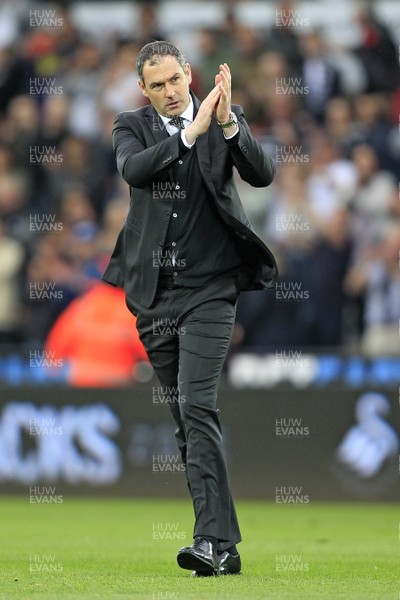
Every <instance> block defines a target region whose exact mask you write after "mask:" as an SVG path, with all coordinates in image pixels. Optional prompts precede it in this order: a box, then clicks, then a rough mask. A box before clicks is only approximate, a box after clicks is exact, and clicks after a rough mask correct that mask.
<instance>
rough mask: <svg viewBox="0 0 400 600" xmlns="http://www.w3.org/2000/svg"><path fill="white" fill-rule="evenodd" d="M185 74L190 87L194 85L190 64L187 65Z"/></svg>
mask: <svg viewBox="0 0 400 600" xmlns="http://www.w3.org/2000/svg"><path fill="white" fill-rule="evenodd" d="M185 73H186V77H187V78H188V83H189V85H190V84H191V83H192V70H191V68H190V65H189V63H186V64H185Z"/></svg>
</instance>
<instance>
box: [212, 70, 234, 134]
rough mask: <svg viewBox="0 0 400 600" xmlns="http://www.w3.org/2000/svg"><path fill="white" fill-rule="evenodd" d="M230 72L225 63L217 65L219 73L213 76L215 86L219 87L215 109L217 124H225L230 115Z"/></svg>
mask: <svg viewBox="0 0 400 600" xmlns="http://www.w3.org/2000/svg"><path fill="white" fill-rule="evenodd" d="M231 82H232V78H231V71H230V69H229V67H228V65H227V64H226V63H224V64H223V65H219V73H218V75H216V76H215V85H219V87H220V90H221V97H220V99H219V101H218V103H217V105H216V108H215V116H216V118H217V121H219V123H227V122H228V121H229V118H230V113H231Z"/></svg>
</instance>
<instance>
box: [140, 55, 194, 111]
mask: <svg viewBox="0 0 400 600" xmlns="http://www.w3.org/2000/svg"><path fill="white" fill-rule="evenodd" d="M191 82H192V74H191V71H190V65H189V64H188V63H186V65H185V68H184V69H182V67H181V65H180V64H179V63H178V61H177V60H176V58H175V56H169V55H166V56H162V57H160V58H159V61H158V62H157V64H155V65H150V61H147V62H146V63H145V64H144V67H143V81H141V80H140V79H139V80H138V84H139V87H140V89H141V90H142V94H143V95H144V96H146V98H148V99H149V100H150V102H151V103H152V105H153V106H154V108H155V109H156V111H157V112H158V113H160V114H161V115H164V116H165V117H173V116H175V115H180V114H182V113H183V111H184V110H185V109H186V108H187V106H188V104H189V85H190V84H191Z"/></svg>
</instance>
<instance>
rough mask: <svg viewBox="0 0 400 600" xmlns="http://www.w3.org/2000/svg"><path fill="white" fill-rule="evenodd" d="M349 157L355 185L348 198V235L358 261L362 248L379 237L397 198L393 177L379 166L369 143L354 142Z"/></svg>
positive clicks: (363, 249)
mask: <svg viewBox="0 0 400 600" xmlns="http://www.w3.org/2000/svg"><path fill="white" fill-rule="evenodd" d="M352 159H353V164H354V166H355V167H356V172H357V189H356V191H355V193H354V195H353V198H352V202H351V207H352V211H353V215H352V235H353V239H354V242H353V245H354V251H353V252H354V260H356V261H358V260H359V257H360V256H361V255H363V254H364V253H365V251H366V248H368V247H369V246H370V245H371V244H374V242H375V240H376V239H378V238H381V237H382V232H383V230H384V229H385V227H386V225H387V224H388V222H389V220H390V219H391V213H392V207H393V208H394V207H395V203H397V204H398V198H397V193H396V192H397V186H396V181H395V178H394V177H393V175H392V174H391V173H388V172H385V171H381V170H379V161H378V157H377V155H376V153H375V151H374V149H373V148H372V147H371V146H369V145H368V144H360V145H359V146H356V147H355V149H354V150H353V153H352ZM399 250H400V247H399Z"/></svg>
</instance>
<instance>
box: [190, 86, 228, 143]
mask: <svg viewBox="0 0 400 600" xmlns="http://www.w3.org/2000/svg"><path fill="white" fill-rule="evenodd" d="M220 96H221V90H220V86H219V85H216V86H215V87H214V88H213V89H212V90H211V92H210V93H209V94H208V96H207V97H206V98H205V99H204V100H203V102H202V103H201V104H200V108H199V110H198V112H197V115H196V118H195V119H194V121H193V123H190V125H189V126H188V127H186V129H185V137H186V141H187V142H188V144H193V143H194V142H195V140H196V139H197V138H198V137H199V135H202V134H203V133H205V132H206V131H207V129H208V128H209V127H210V123H211V118H212V115H213V112H214V109H215V107H216V105H217V103H218V100H219V99H220Z"/></svg>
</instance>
